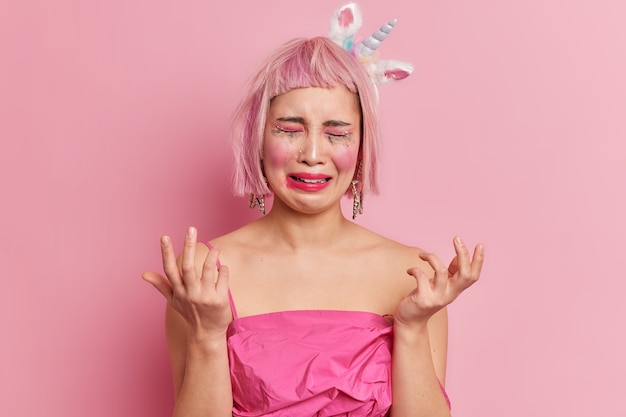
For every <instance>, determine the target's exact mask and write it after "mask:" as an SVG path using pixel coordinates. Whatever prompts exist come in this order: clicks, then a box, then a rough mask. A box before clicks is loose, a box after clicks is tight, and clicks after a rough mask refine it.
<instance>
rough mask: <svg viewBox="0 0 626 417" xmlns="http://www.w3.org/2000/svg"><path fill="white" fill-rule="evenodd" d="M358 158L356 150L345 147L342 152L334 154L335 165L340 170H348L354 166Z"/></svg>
mask: <svg viewBox="0 0 626 417" xmlns="http://www.w3.org/2000/svg"><path fill="white" fill-rule="evenodd" d="M357 159H358V150H355V149H352V148H345V150H344V151H343V152H338V153H337V154H335V158H334V160H335V166H336V167H337V169H339V170H342V171H349V170H351V169H354V168H355V167H356V162H357Z"/></svg>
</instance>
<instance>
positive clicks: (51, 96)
mask: <svg viewBox="0 0 626 417" xmlns="http://www.w3.org/2000/svg"><path fill="white" fill-rule="evenodd" d="M340 4H341V3H340V2H339V1H336V0H332V1H328V0H322V1H320V0H318V1H315V2H313V1H302V2H295V1H293V0H275V1H272V2H252V1H242V0H238V1H237V0H231V1H227V2H226V1H224V2H222V1H219V2H218V1H216V0H211V1H209V0H206V1H177V2H176V1H166V0H150V1H148V0H132V1H127V0H124V1H122V0H109V1H81V0H74V1H70V0H66V1H61V0H55V1H50V0H39V1H38V0H30V1H29V0H22V1H17V0H13V1H11V0H9V1H6V0H5V1H3V2H2V4H1V5H0V57H1V58H0V59H1V60H2V62H1V65H0V106H1V107H0V118H1V120H0V121H1V123H0V137H1V138H2V147H1V149H0V170H1V176H0V178H1V179H2V188H1V189H2V216H1V217H0V222H1V223H0V226H1V234H2V235H1V237H2V239H1V240H0V244H1V245H2V246H1V248H0V262H1V271H2V272H1V279H2V298H1V301H0V308H1V312H0V324H1V327H0V329H1V336H0V337H1V340H2V341H1V342H0V360H1V362H0V385H1V386H0V415H4V416H55V417H56V416H72V417H73V416H90V417H99V416H103V417H105V416H106V417H110V416H167V415H169V414H170V413H171V409H172V394H171V382H170V373H169V364H168V362H167V353H166V347H165V342H164V335H163V323H162V322H163V320H162V312H163V305H164V302H163V299H162V298H161V296H160V295H158V294H157V293H156V291H154V290H153V289H152V288H150V287H149V286H148V285H147V284H145V283H144V282H142V281H141V280H140V278H139V277H140V274H141V272H142V271H143V270H144V269H159V268H160V264H159V262H160V258H159V245H158V237H159V236H160V234H162V233H168V234H173V235H174V237H175V241H176V244H177V247H179V245H180V241H181V239H180V238H181V237H182V234H183V231H184V229H185V227H186V226H188V225H196V226H197V227H198V228H199V229H200V234H201V237H202V238H204V239H209V238H211V237H214V236H217V235H219V234H222V233H224V232H226V231H228V230H230V229H232V228H234V227H237V226H238V225H241V224H243V223H244V222H246V221H249V220H250V219H253V218H255V217H256V216H257V214H256V212H254V211H251V210H249V209H247V207H246V201H244V199H238V198H234V197H231V196H230V194H229V189H228V181H227V179H228V177H229V172H230V166H231V160H232V157H231V154H230V148H229V146H228V144H227V142H226V133H227V129H228V124H229V118H230V115H231V113H232V111H233V108H234V106H235V103H236V101H237V99H238V98H239V97H240V96H241V94H242V91H243V88H244V83H245V81H246V79H247V77H248V76H249V74H250V73H251V71H252V70H253V69H254V68H255V67H256V65H257V64H258V63H259V60H260V59H261V57H263V56H265V55H266V54H267V53H268V52H269V51H270V50H272V49H273V48H274V47H275V46H277V45H278V44H280V43H282V42H283V41H286V40H288V39H290V38H292V37H296V36H314V35H320V34H322V35H323V34H326V31H327V27H328V22H329V16H330V14H331V12H332V11H333V10H334V9H335V8H336V7H337V6H339V5H340ZM361 4H362V9H363V13H364V21H365V25H364V32H362V33H365V32H369V31H373V30H375V29H376V28H377V27H378V26H379V25H380V24H382V23H383V22H384V21H385V20H386V19H388V18H392V17H398V18H399V19H400V21H399V23H398V26H397V29H396V33H394V34H392V37H391V38H390V39H389V40H388V42H387V44H386V46H385V47H384V48H383V50H382V55H383V57H384V58H397V59H403V60H407V61H410V62H413V63H415V64H416V72H415V74H414V75H413V76H412V77H411V78H409V79H407V80H405V81H403V82H402V83H398V84H392V85H391V84H390V85H386V86H384V87H382V88H381V112H382V116H383V121H382V122H383V130H384V134H385V135H384V143H385V146H384V160H383V173H382V190H383V191H382V194H381V195H380V196H378V197H370V198H367V199H366V201H365V203H366V205H365V214H364V215H363V216H362V217H360V218H359V219H358V220H357V221H358V222H359V223H361V224H363V225H366V226H368V227H370V228H372V229H374V230H376V231H378V232H380V233H383V234H385V235H388V236H390V237H392V238H395V239H398V240H401V241H403V242H406V243H410V244H414V245H418V246H422V247H425V248H427V249H429V250H433V251H436V252H438V253H440V254H441V255H442V256H444V257H446V258H449V257H450V256H451V254H452V251H451V238H452V236H453V235H455V234H460V235H462V236H464V237H465V239H466V240H467V241H468V243H472V244H473V243H475V242H477V241H479V240H482V241H484V242H485V243H486V245H487V256H488V258H487V264H486V267H485V269H484V274H483V277H482V280H481V281H480V282H479V283H478V284H477V285H476V286H475V287H474V288H472V289H471V290H470V291H468V293H466V294H464V295H463V297H462V298H461V299H459V300H458V301H457V302H455V303H454V305H453V306H452V307H451V309H450V314H451V329H450V344H451V345H450V355H449V358H450V359H449V372H448V391H449V393H450V396H451V397H452V401H453V410H454V412H455V415H456V416H475V417H479V416H481V417H484V416H488V417H490V416H494V417H495V416H508V417H518V416H519V417H522V416H524V417H528V416H533V417H537V416H557V415H559V416H570V417H576V416H581V417H582V416H589V415H595V416H623V415H626V405H625V404H624V400H623V391H624V388H626V377H625V374H626V360H625V359H624V352H625V351H626V343H625V342H624V340H623V335H624V330H623V329H624V324H623V321H624V320H623V318H624V317H625V315H626V303H625V302H624V300H623V294H624V292H625V291H626V283H625V282H626V279H625V278H624V259H625V255H624V249H625V245H624V240H625V238H624V235H625V234H626V233H625V232H626V227H625V223H626V222H625V221H624V213H625V212H626V203H625V202H624V198H623V197H624V191H625V180H626V168H625V164H624V162H623V159H624V155H626V145H625V139H626V117H625V116H626V76H625V74H626V25H625V24H624V22H625V21H626V6H625V5H626V3H625V2H623V1H621V0H613V1H609V0H603V1H599V0H569V1H565V0H563V1H557V0H547V1H546V0H541V1H539V0H514V1H495V0H491V1H489V0H474V1H471V2H468V1H460V0H456V1H445V0H444V1H436V2H433V1H431V2H426V1H423V2H415V1H413V0H406V1H400V0H391V1H381V2H377V3H375V2H371V1H363V2H361Z"/></svg>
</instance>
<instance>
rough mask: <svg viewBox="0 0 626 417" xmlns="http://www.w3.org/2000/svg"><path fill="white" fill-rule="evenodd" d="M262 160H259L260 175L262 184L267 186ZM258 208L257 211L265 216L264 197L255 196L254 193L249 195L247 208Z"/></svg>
mask: <svg viewBox="0 0 626 417" xmlns="http://www.w3.org/2000/svg"><path fill="white" fill-rule="evenodd" d="M264 168H265V167H264V165H263V160H262V159H261V173H262V174H263V182H264V183H265V185H267V178H265V170H264ZM257 206H258V207H259V211H260V212H261V214H262V215H263V216H265V195H263V194H261V195H255V194H254V193H250V203H249V204H248V207H250V208H255V207H257Z"/></svg>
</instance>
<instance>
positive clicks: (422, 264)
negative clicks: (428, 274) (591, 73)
mask: <svg viewBox="0 0 626 417" xmlns="http://www.w3.org/2000/svg"><path fill="white" fill-rule="evenodd" d="M361 229H362V231H361V234H362V235H363V241H364V242H365V244H366V245H367V246H369V248H363V249H366V250H367V249H369V253H371V254H375V255H376V256H378V257H381V258H384V259H387V260H388V262H389V261H391V262H392V263H393V264H395V265H397V266H398V268H404V269H408V268H411V267H419V268H423V269H425V270H426V271H428V270H430V269H431V268H430V265H429V264H428V263H427V262H426V261H424V260H422V259H420V257H419V254H420V253H422V252H424V250H423V249H421V248H419V247H415V246H410V245H406V244H404V243H401V242H398V241H395V240H393V239H390V238H388V237H385V236H382V235H380V234H377V233H375V232H373V231H371V230H369V229H366V228H361Z"/></svg>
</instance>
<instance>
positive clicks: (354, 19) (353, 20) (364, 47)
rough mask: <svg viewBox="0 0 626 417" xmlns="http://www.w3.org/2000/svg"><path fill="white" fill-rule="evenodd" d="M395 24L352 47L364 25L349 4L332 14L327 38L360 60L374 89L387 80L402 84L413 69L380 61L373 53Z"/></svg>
mask: <svg viewBox="0 0 626 417" xmlns="http://www.w3.org/2000/svg"><path fill="white" fill-rule="evenodd" d="M396 22H397V20H396V19H393V20H390V21H389V23H387V24H385V25H383V26H381V28H380V29H378V30H377V31H376V32H374V33H373V34H372V35H370V36H369V37H368V38H366V39H364V40H363V41H361V42H358V43H355V34H356V32H357V31H358V30H359V28H360V27H361V25H362V24H363V18H362V17H361V11H360V10H359V8H358V7H357V5H356V4H355V3H348V4H346V5H345V6H342V7H340V8H339V9H337V10H335V13H334V14H333V18H332V20H331V23H330V31H329V33H328V37H329V38H330V39H331V40H332V41H333V42H335V43H336V44H337V45H339V46H341V47H343V48H344V49H345V50H347V51H348V52H350V53H352V54H353V55H354V56H355V57H356V58H357V59H358V60H359V62H360V63H361V64H362V65H363V66H364V67H365V70H366V71H367V73H368V74H369V76H370V78H371V79H372V81H373V82H374V85H377V84H383V83H386V82H387V81H390V80H402V79H404V78H406V77H408V76H409V75H411V73H412V72H413V65H411V64H409V63H408V62H402V61H397V60H379V59H378V56H377V55H378V54H376V50H377V49H378V48H379V47H380V45H381V44H382V42H383V41H384V40H385V39H386V38H387V36H389V34H390V33H391V30H392V29H393V27H394V26H395V24H396Z"/></svg>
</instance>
